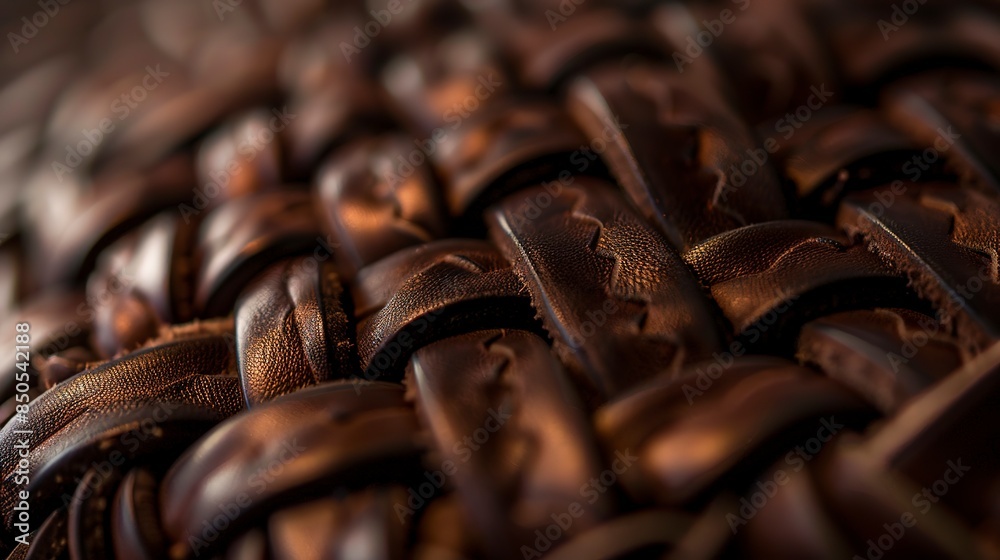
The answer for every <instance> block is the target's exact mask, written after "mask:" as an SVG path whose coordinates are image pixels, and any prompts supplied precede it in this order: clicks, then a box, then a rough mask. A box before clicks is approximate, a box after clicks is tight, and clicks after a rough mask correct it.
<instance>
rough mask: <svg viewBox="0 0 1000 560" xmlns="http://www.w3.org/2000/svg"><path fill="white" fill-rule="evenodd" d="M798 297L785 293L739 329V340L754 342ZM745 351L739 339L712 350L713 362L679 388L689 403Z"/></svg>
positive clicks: (710, 386) (702, 393) (706, 389)
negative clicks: (754, 320)
mask: <svg viewBox="0 0 1000 560" xmlns="http://www.w3.org/2000/svg"><path fill="white" fill-rule="evenodd" d="M797 299H799V296H798V295H794V294H786V295H783V296H782V301H781V303H779V304H778V305H776V306H774V309H772V310H770V311H768V312H767V313H765V314H764V316H763V317H761V318H760V319H758V320H757V322H756V323H753V324H752V325H749V326H747V327H746V328H745V329H743V330H742V331H740V333H739V334H738V335H737V338H739V339H741V340H747V342H748V343H749V344H755V343H756V342H757V341H758V340H760V338H761V337H762V336H764V334H765V333H767V331H768V330H769V329H771V327H773V326H774V324H775V323H776V322H777V321H778V318H779V317H780V316H781V315H783V314H784V313H786V312H787V311H788V310H789V309H791V307H792V305H793V304H794V303H795V300H797ZM746 353H747V348H746V346H745V345H744V344H743V342H741V341H740V340H736V341H734V342H733V343H731V344H730V345H729V350H727V351H725V352H722V353H719V352H713V353H712V358H713V360H715V361H714V363H711V364H709V365H707V366H705V367H704V368H698V369H697V371H696V372H695V377H694V380H693V381H691V382H689V383H685V384H684V385H683V386H682V387H681V389H682V390H683V391H684V397H685V398H686V399H687V402H688V404H689V405H692V404H694V400H695V398H696V397H700V396H702V395H704V394H705V393H706V392H707V391H708V390H709V389H711V388H712V385H714V384H715V382H716V381H717V380H718V379H719V378H720V377H722V374H723V373H724V372H725V371H727V370H728V369H729V368H731V367H733V364H735V363H736V358H739V357H740V356H742V355H744V354H746Z"/></svg>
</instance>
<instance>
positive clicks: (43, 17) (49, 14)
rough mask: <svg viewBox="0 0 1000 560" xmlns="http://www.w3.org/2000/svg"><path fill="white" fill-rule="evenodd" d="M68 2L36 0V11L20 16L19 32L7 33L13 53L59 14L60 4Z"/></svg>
mask: <svg viewBox="0 0 1000 560" xmlns="http://www.w3.org/2000/svg"><path fill="white" fill-rule="evenodd" d="M69 3H70V0H38V4H37V5H38V8H39V9H38V11H36V12H35V13H33V14H31V16H30V17H28V16H24V17H22V18H21V23H22V25H21V29H20V31H21V33H20V34H18V33H14V32H13V31H9V32H8V33H7V41H9V42H10V48H11V49H13V50H14V54H18V53H19V52H21V47H23V46H24V45H27V44H28V42H29V41H31V40H32V39H34V38H35V37H36V36H37V35H38V32H39V31H40V30H41V29H42V28H44V27H45V26H46V25H48V24H49V22H50V21H52V18H54V17H56V16H57V15H59V11H60V10H61V9H62V6H65V5H66V4H69Z"/></svg>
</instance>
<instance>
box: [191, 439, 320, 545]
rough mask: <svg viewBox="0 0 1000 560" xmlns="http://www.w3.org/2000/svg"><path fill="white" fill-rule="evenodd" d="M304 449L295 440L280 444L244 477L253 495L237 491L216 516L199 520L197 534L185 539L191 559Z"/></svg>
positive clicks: (248, 505)
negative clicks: (275, 450)
mask: <svg viewBox="0 0 1000 560" xmlns="http://www.w3.org/2000/svg"><path fill="white" fill-rule="evenodd" d="M305 450H306V448H305V447H302V446H300V445H299V444H298V441H297V440H296V439H292V441H290V442H288V441H286V442H284V444H283V445H282V447H281V451H280V452H279V453H278V454H277V456H276V457H275V458H274V459H272V460H271V462H269V463H268V464H266V465H261V466H260V467H259V468H258V469H257V470H256V471H255V472H253V473H251V474H250V476H248V477H247V484H248V485H250V487H251V488H253V490H254V493H253V495H251V494H249V493H247V492H240V493H239V494H237V495H236V497H235V498H234V499H233V501H231V502H225V503H221V504H219V505H218V508H219V513H218V514H217V515H215V516H214V517H212V518H211V519H205V520H203V521H202V529H201V534H200V535H191V536H190V537H188V543H187V544H188V548H190V549H191V552H193V553H194V555H195V556H201V554H202V553H203V552H205V549H206V548H209V545H210V544H211V543H212V542H214V541H215V540H216V539H218V538H219V535H220V534H221V532H222V531H225V530H226V529H228V528H229V526H230V525H231V524H232V523H233V522H234V521H236V519H238V518H239V516H240V515H241V514H242V513H243V512H244V511H246V510H247V509H248V508H249V507H250V506H252V505H253V501H254V497H256V496H260V495H261V494H263V493H264V491H265V490H267V487H268V486H269V485H270V484H272V483H273V482H274V481H275V480H277V479H278V477H280V476H281V474H282V473H283V472H285V466H286V465H288V464H289V463H291V462H292V461H294V460H295V459H296V458H298V456H299V455H301V454H302V453H303V452H304V451H305Z"/></svg>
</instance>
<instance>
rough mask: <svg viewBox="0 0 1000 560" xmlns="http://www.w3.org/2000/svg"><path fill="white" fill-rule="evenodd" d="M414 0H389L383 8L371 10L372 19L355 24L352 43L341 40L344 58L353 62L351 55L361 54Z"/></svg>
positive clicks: (341, 50) (348, 61)
mask: <svg viewBox="0 0 1000 560" xmlns="http://www.w3.org/2000/svg"><path fill="white" fill-rule="evenodd" d="M411 2H413V0H406V1H405V2H404V1H403V0H389V2H388V3H386V6H385V8H384V9H382V10H371V11H370V12H369V14H371V16H372V17H371V19H370V20H368V22H367V23H365V24H364V25H355V26H354V38H353V39H352V40H351V42H350V43H348V42H347V41H341V42H340V52H341V54H343V55H344V60H346V61H347V63H348V64H350V63H351V57H353V56H356V55H359V54H361V51H362V50H363V49H365V48H367V47H368V45H371V44H372V40H373V39H375V38H376V37H378V36H379V33H382V29H384V28H385V27H386V26H388V25H389V24H391V23H392V20H393V18H394V17H396V16H398V15H399V14H401V13H403V10H405V9H406V5H405V4H409V3H411Z"/></svg>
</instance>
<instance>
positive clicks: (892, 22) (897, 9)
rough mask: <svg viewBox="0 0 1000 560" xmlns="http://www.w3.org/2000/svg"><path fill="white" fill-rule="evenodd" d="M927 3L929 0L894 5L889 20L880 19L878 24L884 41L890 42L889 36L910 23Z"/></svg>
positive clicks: (905, 0)
mask: <svg viewBox="0 0 1000 560" xmlns="http://www.w3.org/2000/svg"><path fill="white" fill-rule="evenodd" d="M926 3H927V0H903V2H901V3H899V4H893V5H892V15H891V16H889V20H888V21H886V20H884V19H879V20H878V22H877V23H878V30H879V32H880V33H882V40H883V41H888V40H889V34H891V33H895V32H897V31H899V28H900V27H903V26H904V25H906V24H907V23H908V22H909V21H910V16H913V15H914V14H916V13H917V11H918V10H920V7H921V6H923V5H924V4H926Z"/></svg>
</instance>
